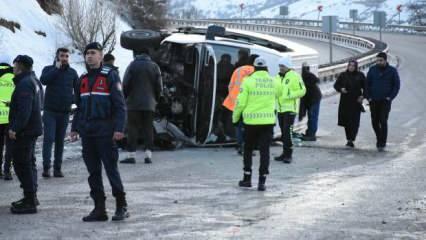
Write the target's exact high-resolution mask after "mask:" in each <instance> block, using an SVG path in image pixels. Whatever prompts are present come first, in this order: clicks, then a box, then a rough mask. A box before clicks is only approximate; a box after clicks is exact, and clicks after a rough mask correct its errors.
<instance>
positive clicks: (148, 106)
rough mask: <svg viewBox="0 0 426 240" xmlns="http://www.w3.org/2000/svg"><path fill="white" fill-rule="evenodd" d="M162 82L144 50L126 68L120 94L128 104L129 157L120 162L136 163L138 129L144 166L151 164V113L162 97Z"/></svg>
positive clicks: (152, 140) (155, 66)
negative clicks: (142, 146) (142, 145)
mask: <svg viewBox="0 0 426 240" xmlns="http://www.w3.org/2000/svg"><path fill="white" fill-rule="evenodd" d="M162 88H163V84H162V79H161V72H160V68H159V67H158V65H157V64H156V63H155V62H154V61H152V60H151V58H150V56H149V55H148V50H147V49H142V51H141V52H138V53H136V54H135V60H134V61H133V62H131V63H130V65H129V66H128V67H127V69H126V73H125V74H124V79H123V91H124V96H125V97H126V103H127V110H128V112H127V117H128V124H127V131H128V149H127V150H128V152H129V153H128V156H127V158H126V159H124V160H122V161H121V163H132V164H134V163H136V148H137V143H138V139H139V129H141V130H142V138H143V140H144V143H145V163H147V164H149V163H152V150H153V147H154V129H153V121H154V113H155V108H156V105H157V102H158V100H159V98H160V96H161V94H162Z"/></svg>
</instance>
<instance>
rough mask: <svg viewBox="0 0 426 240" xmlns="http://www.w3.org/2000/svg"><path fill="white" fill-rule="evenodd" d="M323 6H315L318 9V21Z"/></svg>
mask: <svg viewBox="0 0 426 240" xmlns="http://www.w3.org/2000/svg"><path fill="white" fill-rule="evenodd" d="M323 8H324V7H323V6H322V5H319V6H318V7H317V10H318V21H319V20H320V17H321V12H322V10H323Z"/></svg>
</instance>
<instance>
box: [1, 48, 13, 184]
mask: <svg viewBox="0 0 426 240" xmlns="http://www.w3.org/2000/svg"><path fill="white" fill-rule="evenodd" d="M13 77H14V75H13V68H12V66H10V58H9V56H7V55H5V54H2V55H1V56H0V176H2V174H3V173H4V179H5V180H12V174H11V172H10V166H11V162H12V156H11V153H10V150H9V148H8V147H7V146H8V142H9V139H8V138H5V137H3V136H6V135H7V130H8V126H9V105H10V99H11V98H12V93H13V90H14V89H15V85H14V84H13ZM5 140H6V141H5ZM5 146H6V148H5ZM3 149H6V151H5V154H4V168H2V165H3V164H2V163H3Z"/></svg>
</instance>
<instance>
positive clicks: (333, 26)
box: [322, 16, 339, 63]
mask: <svg viewBox="0 0 426 240" xmlns="http://www.w3.org/2000/svg"><path fill="white" fill-rule="evenodd" d="M338 26H339V21H338V18H337V16H324V17H322V31H323V32H325V33H328V34H329V38H330V63H332V62H333V33H334V32H337V29H338Z"/></svg>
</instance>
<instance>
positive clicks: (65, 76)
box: [40, 48, 78, 178]
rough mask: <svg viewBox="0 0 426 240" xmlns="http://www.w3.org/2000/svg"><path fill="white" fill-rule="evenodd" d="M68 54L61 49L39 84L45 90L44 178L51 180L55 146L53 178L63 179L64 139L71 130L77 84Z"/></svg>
mask: <svg viewBox="0 0 426 240" xmlns="http://www.w3.org/2000/svg"><path fill="white" fill-rule="evenodd" d="M68 59H69V50H68V49H67V48H59V49H58V50H57V51H56V57H55V62H54V64H53V65H51V66H47V67H45V68H44V69H43V72H42V74H41V77H40V81H41V83H42V84H43V85H45V86H46V94H45V98H44V112H43V123H44V135H43V177H45V178H49V177H50V167H51V159H50V158H51V156H52V145H53V143H54V144H55V161H54V167H53V176H54V177H64V175H63V173H62V170H61V167H62V156H63V151H64V138H65V134H66V131H67V127H68V122H69V115H70V112H71V104H72V103H73V101H74V99H73V92H74V91H73V88H74V85H75V83H76V82H77V80H78V75H77V72H76V71H75V70H74V69H73V68H71V67H70V65H69V60H68Z"/></svg>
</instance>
